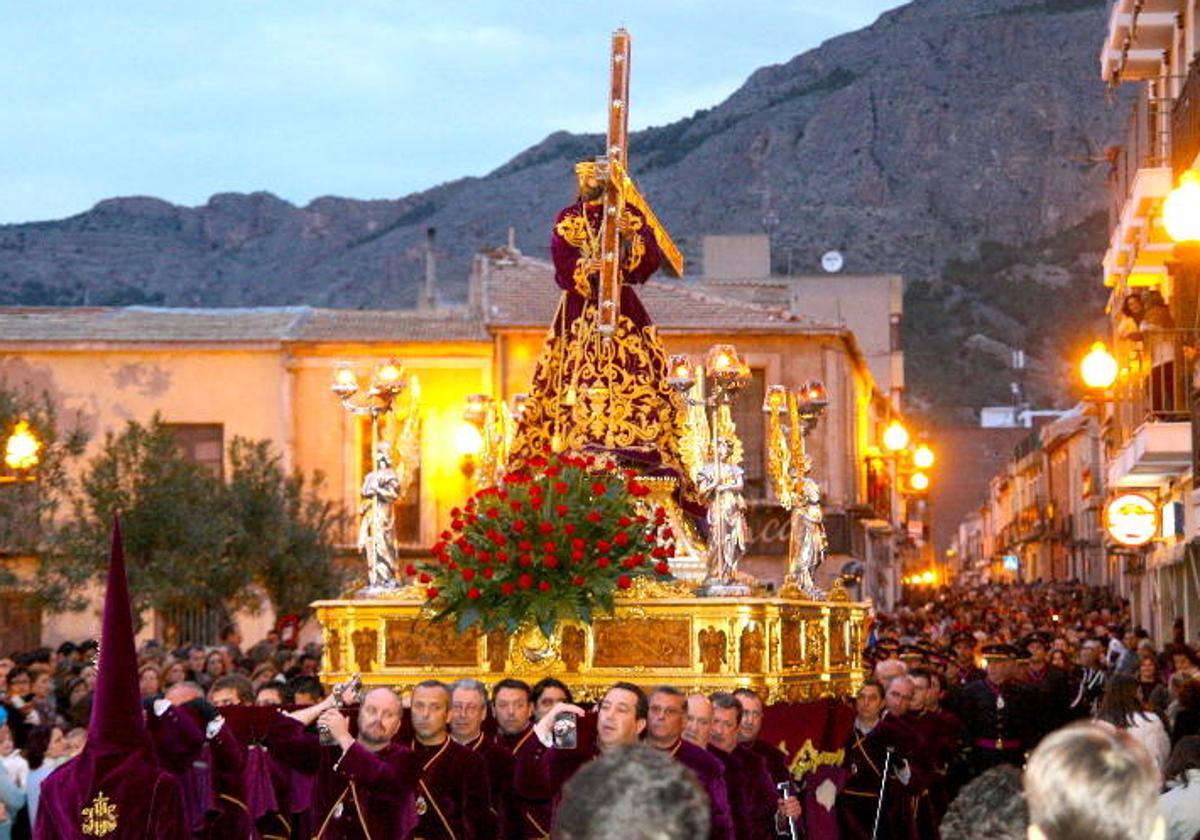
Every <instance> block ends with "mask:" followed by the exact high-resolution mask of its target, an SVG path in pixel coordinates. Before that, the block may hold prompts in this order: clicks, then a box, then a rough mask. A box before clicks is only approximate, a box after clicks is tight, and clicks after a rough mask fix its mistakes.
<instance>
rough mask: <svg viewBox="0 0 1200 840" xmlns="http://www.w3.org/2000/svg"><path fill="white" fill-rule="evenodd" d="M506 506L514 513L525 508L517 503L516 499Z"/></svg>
mask: <svg viewBox="0 0 1200 840" xmlns="http://www.w3.org/2000/svg"><path fill="white" fill-rule="evenodd" d="M508 506H509V507H510V508H512V509H513V510H514V511H518V512H519V511H520V510H521V508H523V507H525V506H524V505H523V504H521V503H520V502H519V501H517V500H516V499H514V500H513V501H511V502H509V503H508Z"/></svg>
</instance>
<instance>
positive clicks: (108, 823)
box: [79, 791, 117, 837]
mask: <svg viewBox="0 0 1200 840" xmlns="http://www.w3.org/2000/svg"><path fill="white" fill-rule="evenodd" d="M82 816H83V822H82V823H80V825H79V830H80V831H82V832H83V834H84V835H85V836H87V837H105V836H107V835H109V834H112V833H113V832H114V831H116V830H117V806H116V803H114V802H113V801H112V800H110V799H109V798H108V797H107V796H105V794H104V791H100V792H98V793H97V794H96V796H95V798H94V799H92V804H90V805H88V806H87V807H86V808H84V809H83V812H82Z"/></svg>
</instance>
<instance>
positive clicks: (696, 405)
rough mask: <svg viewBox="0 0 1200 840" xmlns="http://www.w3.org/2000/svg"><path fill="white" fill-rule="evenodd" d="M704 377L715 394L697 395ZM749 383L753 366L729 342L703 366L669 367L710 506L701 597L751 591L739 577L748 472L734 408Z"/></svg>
mask: <svg viewBox="0 0 1200 840" xmlns="http://www.w3.org/2000/svg"><path fill="white" fill-rule="evenodd" d="M705 374H706V375H707V377H708V379H710V380H711V382H712V392H711V393H710V394H707V395H705V394H704V393H703V389H700V393H699V394H697V393H696V392H697V390H698V386H699V382H698V380H700V379H702V376H703V375H705ZM749 381H750V368H749V367H748V366H747V365H746V363H745V362H743V361H742V360H741V359H739V358H738V355H737V350H736V349H735V348H734V347H733V345H731V344H716V345H713V347H712V348H711V349H710V350H709V351H708V353H707V354H706V356H705V360H704V363H703V366H702V367H696V366H694V365H693V364H692V362H691V360H690V359H688V357H687V356H683V355H675V356H672V357H671V359H670V363H669V366H668V375H667V384H668V385H669V386H670V387H671V388H672V389H674V390H675V391H676V392H677V393H678V394H679V395H680V397H681V398H682V399H683V400H684V402H685V404H686V405H687V406H688V408H689V423H688V435H689V436H690V442H689V445H688V446H687V447H685V449H687V450H688V451H689V453H690V455H691V457H690V458H689V460H690V461H691V463H690V464H689V467H693V469H694V475H693V478H694V479H695V482H696V487H697V489H698V490H699V492H700V494H701V497H702V498H705V499H706V500H707V505H708V514H707V520H708V530H709V534H708V549H707V568H706V572H705V577H704V583H703V585H702V586H701V587H700V589H699V590H698V592H699V594H701V595H709V596H741V595H749V594H750V587H749V586H748V585H747V584H746V583H744V582H743V581H741V580H739V578H738V563H739V562H740V561H741V558H742V556H743V555H744V554H745V553H746V543H747V540H748V529H747V523H746V501H745V499H744V498H743V496H742V489H743V487H744V473H743V471H742V468H741V467H740V466H739V462H740V461H741V452H742V445H741V442H740V441H739V440H738V438H737V430H736V429H735V428H734V424H733V414H732V411H731V409H730V406H731V405H732V403H733V399H734V397H735V396H736V394H737V392H738V391H740V390H741V389H742V388H744V387H745V386H746V383H747V382H749ZM705 409H707V411H708V415H707V416H706V413H705Z"/></svg>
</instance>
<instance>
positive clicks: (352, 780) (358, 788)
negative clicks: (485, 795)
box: [267, 688, 421, 840]
mask: <svg viewBox="0 0 1200 840" xmlns="http://www.w3.org/2000/svg"><path fill="white" fill-rule="evenodd" d="M353 699H354V698H353V697H352V696H348V697H344V698H343V700H344V701H347V702H353ZM401 714H402V707H401V703H400V698H399V697H398V696H396V693H395V692H394V691H392V690H391V689H390V688H375V689H372V690H371V691H369V692H367V694H366V696H364V697H363V698H362V705H361V706H360V707H359V710H358V737H357V738H355V737H354V736H352V735H351V734H350V721H349V720H348V719H347V718H346V716H345V715H343V714H342V712H341V711H339V710H338V709H337V708H335V698H334V697H333V695H330V696H329V697H326V698H325V699H324V700H322V701H321V702H320V703H317V704H315V705H312V706H308V707H307V708H303V709H297V710H296V711H294V712H289V713H282V712H281V713H280V714H279V715H278V716H277V717H276V719H275V720H274V721H273V723H272V725H271V726H270V727H269V729H268V731H267V743H268V747H269V748H270V750H271V753H272V754H273V755H275V756H277V757H278V758H279V759H280V760H281V761H283V762H285V763H286V764H289V765H290V766H292V767H295V768H297V769H299V770H306V771H309V772H311V771H312V770H313V769H314V768H315V769H316V776H317V779H316V790H315V791H314V793H313V815H314V819H315V821H316V823H317V828H318V834H319V836H320V837H321V838H322V840H351V838H353V840H360V838H367V837H370V838H374V840H404V838H406V837H407V836H408V835H409V834H410V833H411V832H412V830H413V829H414V828H416V825H417V809H416V796H417V785H418V781H419V779H420V775H421V764H420V761H419V759H418V758H417V756H416V754H415V753H414V752H413V751H412V750H411V749H409V748H408V747H406V746H403V745H401V744H395V743H392V736H394V735H395V734H396V732H397V731H398V730H399V729H400V720H401ZM318 721H319V722H320V724H321V726H322V727H324V728H325V729H326V730H327V731H328V733H329V736H330V738H331V740H332V741H333V742H334V743H333V745H331V746H324V745H322V744H321V742H320V738H319V736H318V735H316V734H315V733H309V732H307V731H306V729H307V728H308V727H309V726H311V725H312V724H314V723H317V722H318Z"/></svg>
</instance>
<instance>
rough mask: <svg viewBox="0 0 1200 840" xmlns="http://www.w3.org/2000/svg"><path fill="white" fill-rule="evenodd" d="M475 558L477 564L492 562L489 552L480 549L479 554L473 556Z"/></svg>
mask: <svg viewBox="0 0 1200 840" xmlns="http://www.w3.org/2000/svg"><path fill="white" fill-rule="evenodd" d="M475 557H476V559H477V560H479V562H480V563H490V562H492V555H491V553H490V552H487V551H483V550H482V549H481V550H480V552H479V553H478V554H476V555H475Z"/></svg>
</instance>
